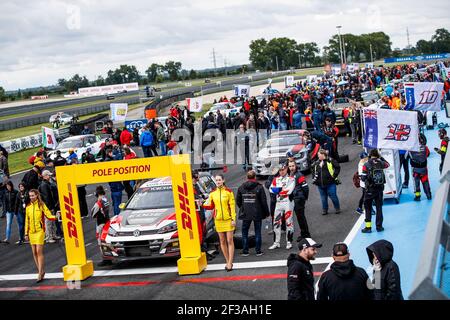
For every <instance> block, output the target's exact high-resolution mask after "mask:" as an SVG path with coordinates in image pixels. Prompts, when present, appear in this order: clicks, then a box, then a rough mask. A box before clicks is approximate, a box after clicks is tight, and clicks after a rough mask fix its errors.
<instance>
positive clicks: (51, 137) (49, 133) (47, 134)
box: [42, 127, 57, 149]
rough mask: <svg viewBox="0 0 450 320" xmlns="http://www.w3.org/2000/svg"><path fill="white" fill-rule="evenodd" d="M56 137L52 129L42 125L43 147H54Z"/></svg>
mask: <svg viewBox="0 0 450 320" xmlns="http://www.w3.org/2000/svg"><path fill="white" fill-rule="evenodd" d="M56 144H57V143H56V137H55V132H54V131H53V129H50V128H46V127H42V146H43V147H44V148H49V149H55V148H56Z"/></svg>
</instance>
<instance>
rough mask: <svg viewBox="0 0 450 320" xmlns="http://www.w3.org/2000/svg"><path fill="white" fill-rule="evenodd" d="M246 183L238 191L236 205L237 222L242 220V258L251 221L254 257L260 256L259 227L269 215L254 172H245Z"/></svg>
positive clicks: (244, 254)
mask: <svg viewBox="0 0 450 320" xmlns="http://www.w3.org/2000/svg"><path fill="white" fill-rule="evenodd" d="M247 179H248V180H247V181H246V182H244V183H243V184H242V185H241V186H240V187H239V189H238V192H237V196H236V204H237V206H238V207H239V209H240V211H239V217H238V218H239V220H242V245H243V250H242V254H241V255H242V256H244V257H247V256H248V255H249V253H248V230H249V229H250V225H251V224H252V221H253V226H254V228H255V240H256V247H255V250H256V255H257V256H261V255H263V254H264V253H263V252H262V251H261V243H262V239H261V227H262V219H265V218H267V217H268V216H269V215H270V211H269V207H268V206H267V198H266V192H265V190H264V187H263V186H262V185H261V184H260V183H258V182H257V181H256V172H255V171H253V170H250V171H249V172H247Z"/></svg>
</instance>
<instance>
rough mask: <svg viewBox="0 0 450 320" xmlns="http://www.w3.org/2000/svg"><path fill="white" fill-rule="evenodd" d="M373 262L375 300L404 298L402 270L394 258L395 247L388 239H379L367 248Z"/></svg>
mask: <svg viewBox="0 0 450 320" xmlns="http://www.w3.org/2000/svg"><path fill="white" fill-rule="evenodd" d="M366 251H367V255H368V257H369V261H370V263H371V264H373V272H374V275H373V284H374V286H375V289H374V297H375V300H403V294H402V287H401V283H400V270H399V268H398V265H397V263H395V262H394V261H393V260H392V257H393V256H394V247H393V245H392V243H390V242H389V241H387V240H378V241H376V242H374V243H372V244H371V245H370V246H368V247H367V248H366Z"/></svg>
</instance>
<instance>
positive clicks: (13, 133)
mask: <svg viewBox="0 0 450 320" xmlns="http://www.w3.org/2000/svg"><path fill="white" fill-rule="evenodd" d="M142 106H144V104H141V103H136V104H130V105H129V106H128V111H131V110H134V109H137V108H140V107H142ZM105 112H109V111H108V110H105V111H103V112H99V113H93V114H88V115H85V116H81V117H80V121H81V120H85V119H88V118H91V117H93V116H95V115H97V114H100V113H105ZM43 126H44V127H49V128H51V125H50V123H41V124H37V125H35V126H29V127H23V128H18V129H15V130H8V131H0V141H8V140H11V139H17V138H21V137H26V136H31V135H33V134H38V133H40V132H41V127H43ZM65 127H68V126H63V127H61V128H65Z"/></svg>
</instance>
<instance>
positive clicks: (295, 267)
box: [287, 238, 322, 301]
mask: <svg viewBox="0 0 450 320" xmlns="http://www.w3.org/2000/svg"><path fill="white" fill-rule="evenodd" d="M321 247H322V244H320V243H316V242H315V241H314V240H313V239H311V238H303V239H301V240H300V241H299V243H298V249H299V251H298V253H291V254H290V255H289V257H288V259H287V266H288V273H287V288H288V300H303V301H312V300H314V273H313V267H312V265H311V262H310V261H311V260H315V257H316V255H317V249H318V248H321Z"/></svg>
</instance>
